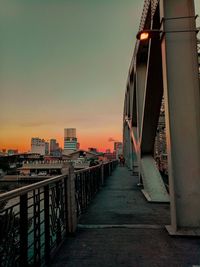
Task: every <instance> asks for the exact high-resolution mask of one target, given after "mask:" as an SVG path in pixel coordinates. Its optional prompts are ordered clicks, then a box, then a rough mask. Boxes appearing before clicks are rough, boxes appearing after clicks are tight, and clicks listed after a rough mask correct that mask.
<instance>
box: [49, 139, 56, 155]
mask: <svg viewBox="0 0 200 267" xmlns="http://www.w3.org/2000/svg"><path fill="white" fill-rule="evenodd" d="M56 148H57V145H56V139H50V154H51V153H52V152H54V151H55V150H56Z"/></svg>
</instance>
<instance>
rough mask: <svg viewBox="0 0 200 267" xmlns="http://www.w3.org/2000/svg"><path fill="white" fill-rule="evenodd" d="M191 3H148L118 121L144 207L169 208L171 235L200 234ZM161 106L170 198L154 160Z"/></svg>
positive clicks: (199, 125)
mask: <svg viewBox="0 0 200 267" xmlns="http://www.w3.org/2000/svg"><path fill="white" fill-rule="evenodd" d="M195 20H196V16H195V10H194V1H187V0H176V1H175V0H160V1H157V0H147V1H145V3H144V9H143V13H142V17H141V22H140V26H139V31H141V32H145V31H146V32H148V33H150V34H151V33H158V34H157V35H156V36H155V34H154V36H155V37H153V35H152V38H149V39H147V40H143V41H142V40H137V42H136V45H135V50H134V54H133V57H132V60H131V64H130V68H129V73H128V79H127V85H126V93H125V102H124V116H123V136H124V137H123V138H124V155H125V158H126V162H127V163H128V165H129V168H130V169H133V170H135V169H136V168H138V170H139V174H140V181H139V182H142V183H143V187H144V189H143V190H142V191H143V193H144V195H145V197H146V198H147V199H148V201H153V202H168V201H170V206H171V225H170V226H168V227H167V229H168V232H169V233H170V234H176V235H179V234H180V235H182V234H188V235H199V234H200V231H199V230H200V95H199V93H200V86H199V77H198V55H199V53H200V51H198V53H197V42H198V46H199V40H198V39H197V29H196V23H195ZM163 97H164V102H165V123H166V141H167V154H168V174H169V193H168V191H167V190H166V187H165V185H164V182H163V179H162V177H161V175H160V172H159V170H158V168H157V165H156V162H155V159H154V156H153V155H154V143H155V136H156V130H157V124H158V120H159V115H160V109H161V102H162V98H163Z"/></svg>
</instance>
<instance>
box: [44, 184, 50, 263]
mask: <svg viewBox="0 0 200 267" xmlns="http://www.w3.org/2000/svg"><path fill="white" fill-rule="evenodd" d="M49 216H50V215H49V186H48V185H46V186H45V187H44V225H45V262H46V264H48V263H49V261H50V222H49V219H50V218H49Z"/></svg>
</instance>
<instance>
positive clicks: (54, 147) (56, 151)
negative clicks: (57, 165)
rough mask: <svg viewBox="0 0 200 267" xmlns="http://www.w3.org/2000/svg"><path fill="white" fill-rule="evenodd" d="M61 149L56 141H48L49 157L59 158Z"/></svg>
mask: <svg viewBox="0 0 200 267" xmlns="http://www.w3.org/2000/svg"><path fill="white" fill-rule="evenodd" d="M61 154H62V149H61V148H60V146H59V143H58V142H57V140H56V139H50V155H51V156H54V157H60V156H61Z"/></svg>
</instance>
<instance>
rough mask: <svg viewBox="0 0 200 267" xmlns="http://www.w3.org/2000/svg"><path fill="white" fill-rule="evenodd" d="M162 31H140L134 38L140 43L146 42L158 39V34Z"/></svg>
mask: <svg viewBox="0 0 200 267" xmlns="http://www.w3.org/2000/svg"><path fill="white" fill-rule="evenodd" d="M161 32H162V31H160V30H142V31H139V32H138V33H137V35H136V38H137V39H138V40H140V41H146V40H149V39H152V38H153V39H155V38H157V39H159V38H160V33H161Z"/></svg>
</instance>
